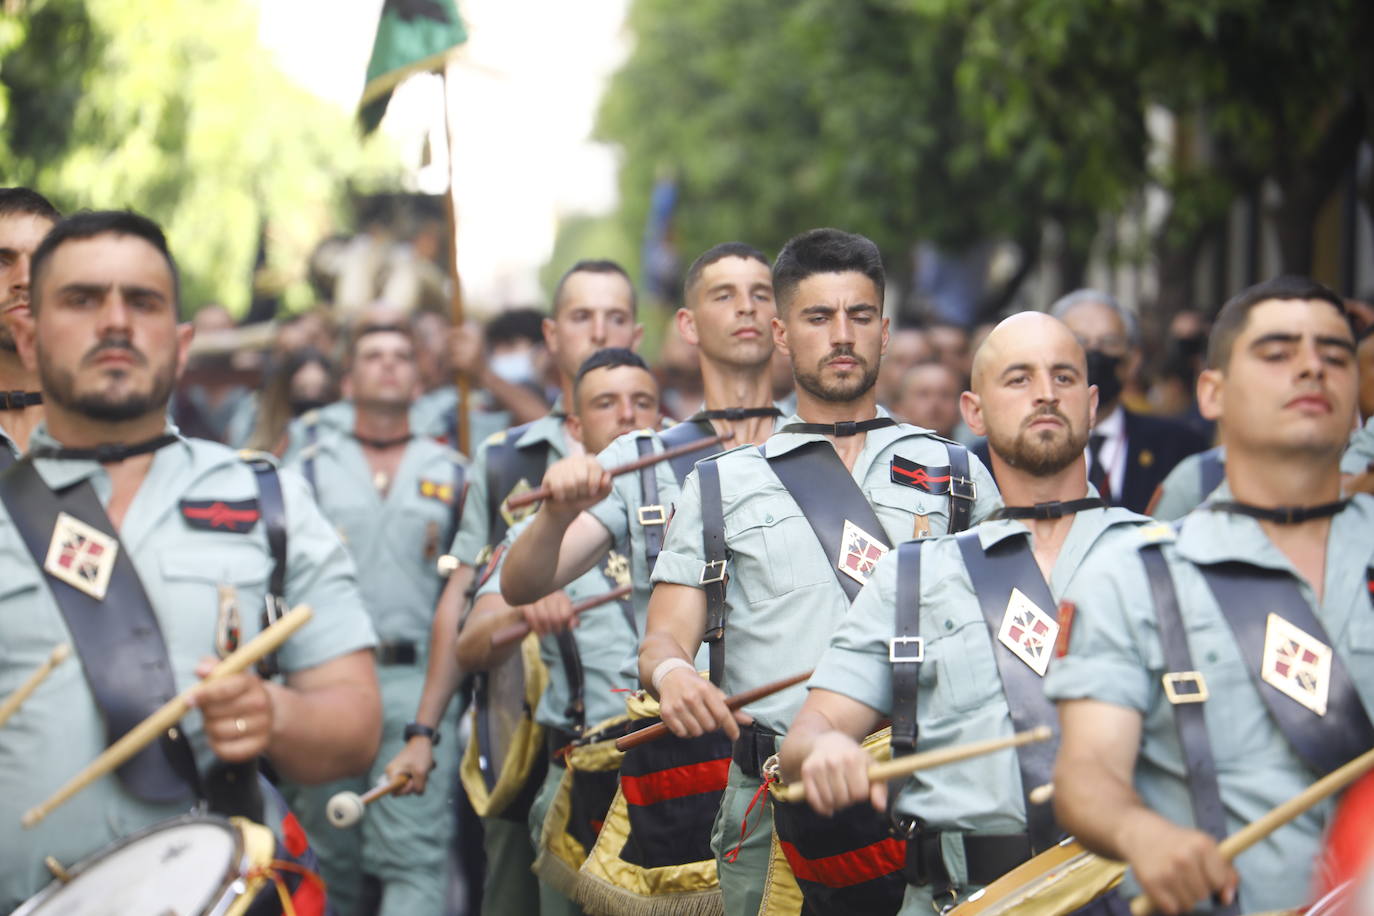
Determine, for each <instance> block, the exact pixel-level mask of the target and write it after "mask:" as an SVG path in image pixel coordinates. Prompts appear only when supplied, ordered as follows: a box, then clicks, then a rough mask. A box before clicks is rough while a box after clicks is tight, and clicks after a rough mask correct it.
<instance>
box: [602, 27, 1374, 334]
mask: <svg viewBox="0 0 1374 916" xmlns="http://www.w3.org/2000/svg"><path fill="white" fill-rule="evenodd" d="M1371 8H1374V4H1369V3H1368V2H1366V0H1323V2H1321V3H1291V2H1287V0H1190V2H1187V3H1175V2H1165V0H1111V2H1102V0H842V2H835V0H792V2H788V3H778V2H774V0H694V2H692V3H681V2H678V0H635V3H634V5H633V7H632V9H631V14H630V23H629V27H630V29H631V31H632V32H633V36H634V40H635V46H634V50H633V52H632V54H631V56H630V58H629V60H628V62H627V63H626V65H625V67H624V68H623V69H622V70H621V71H620V72H619V73H618V74H617V76H616V77H615V78H614V80H613V82H612V85H611V87H610V90H609V92H608V94H607V96H606V98H605V100H604V104H603V107H602V111H601V114H600V118H599V125H598V130H599V134H600V136H601V137H602V138H603V139H606V140H609V141H612V142H615V143H617V144H619V145H620V146H621V147H622V148H623V151H624V168H623V170H622V173H621V181H622V196H623V200H624V207H623V219H624V220H625V221H626V224H627V226H630V227H635V226H643V225H644V218H645V214H646V213H647V212H648V206H649V203H648V199H649V195H650V192H651V188H652V186H653V183H654V179H655V176H656V175H661V174H664V173H671V174H672V175H673V176H674V177H675V180H676V181H677V183H678V186H679V193H680V201H681V203H680V204H679V207H678V210H677V213H676V214H675V224H674V229H675V232H676V236H677V239H678V241H679V243H680V250H682V251H683V252H684V254H686V255H687V256H690V254H689V253H694V252H696V251H700V250H702V249H704V248H705V247H708V246H709V245H711V244H714V243H715V242H717V241H720V240H723V239H727V238H743V239H745V240H748V241H751V242H753V243H755V244H758V245H762V246H767V247H769V248H772V249H776V248H777V247H778V246H779V245H780V244H781V243H782V242H783V241H785V240H786V239H787V238H788V237H790V236H791V235H792V234H794V233H795V232H797V231H800V230H802V229H805V228H809V227H811V226H817V225H838V226H842V227H845V228H849V229H852V230H854V231H858V232H862V233H864V234H866V235H869V236H870V237H872V238H873V239H874V240H875V241H877V242H878V243H879V245H880V246H881V247H882V248H883V250H884V252H885V254H886V256H887V259H888V262H889V264H890V265H893V266H894V267H893V268H890V269H895V265H900V264H904V263H905V262H906V256H907V252H908V251H909V250H910V247H911V245H912V244H913V243H914V242H915V241H917V240H927V241H931V242H934V243H936V244H938V245H940V246H942V247H944V248H947V249H952V250H960V249H962V248H964V247H966V246H968V245H970V244H972V243H974V242H976V241H978V240H987V239H1009V240H1012V241H1015V242H1017V243H1019V246H1020V248H1021V250H1022V251H1023V252H1024V253H1025V254H1026V255H1028V259H1027V260H1033V259H1034V258H1035V257H1036V255H1037V253H1038V252H1039V251H1040V243H1041V239H1042V237H1043V235H1044V230H1045V227H1046V226H1047V225H1051V224H1052V225H1055V226H1057V227H1058V228H1059V229H1060V230H1061V233H1062V239H1063V245H1062V250H1061V252H1060V254H1059V262H1060V263H1059V267H1060V273H1061V279H1062V280H1063V282H1064V283H1065V284H1066V285H1075V284H1077V283H1078V282H1080V281H1081V280H1082V277H1083V272H1084V269H1085V267H1086V264H1087V261H1088V255H1089V251H1090V249H1091V247H1092V245H1093V242H1094V239H1096V238H1097V237H1098V235H1099V231H1100V230H1101V229H1102V227H1103V226H1104V225H1105V221H1106V219H1107V218H1108V217H1111V216H1114V215H1116V214H1119V213H1120V212H1121V211H1122V210H1123V208H1125V207H1126V206H1127V205H1129V204H1131V203H1133V202H1138V201H1140V200H1141V199H1142V196H1143V194H1144V193H1145V191H1146V189H1147V188H1158V189H1160V190H1162V191H1164V192H1166V193H1165V198H1166V200H1167V201H1168V204H1167V208H1166V212H1165V213H1164V214H1163V215H1162V218H1160V219H1159V220H1158V221H1157V224H1156V225H1155V226H1154V227H1153V235H1152V236H1151V237H1150V238H1148V239H1146V240H1144V242H1143V244H1142V245H1141V250H1140V251H1137V252H1135V254H1136V255H1137V256H1139V257H1145V258H1153V259H1154V260H1155V262H1156V264H1157V266H1158V267H1159V270H1160V283H1161V289H1160V299H1161V300H1162V303H1161V304H1163V305H1164V306H1165V307H1166V308H1173V307H1178V306H1180V305H1182V304H1185V303H1186V297H1187V294H1188V290H1186V289H1185V286H1186V283H1185V281H1186V280H1187V279H1188V278H1189V277H1191V271H1192V268H1193V266H1194V264H1195V260H1196V257H1197V252H1198V250H1199V249H1200V247H1201V244H1202V242H1203V241H1205V240H1206V239H1207V238H1209V237H1210V236H1211V235H1212V234H1214V233H1215V232H1217V231H1218V228H1219V225H1220V223H1221V221H1222V220H1223V219H1224V217H1225V214H1226V213H1227V211H1228V208H1229V207H1230V205H1231V203H1232V202H1233V201H1234V200H1236V199H1237V197H1238V196H1241V195H1245V194H1250V193H1253V192H1254V191H1255V190H1256V189H1257V188H1258V187H1259V186H1260V184H1261V182H1264V181H1266V180H1268V181H1270V182H1273V183H1275V184H1276V185H1277V186H1278V188H1279V191H1280V192H1281V199H1282V202H1281V203H1280V204H1279V205H1278V208H1277V210H1275V211H1274V212H1272V213H1270V214H1268V215H1269V216H1270V217H1271V218H1272V219H1273V220H1274V225H1275V228H1276V229H1277V231H1278V235H1279V240H1280V247H1281V252H1282V260H1283V262H1284V266H1285V268H1287V269H1290V270H1299V271H1304V270H1308V269H1310V267H1311V262H1312V254H1313V253H1312V250H1311V237H1312V233H1311V228H1312V223H1313V220H1314V219H1315V217H1316V213H1317V210H1318V209H1319V208H1320V206H1321V205H1322V203H1323V202H1324V201H1326V200H1327V199H1328V198H1329V196H1330V194H1331V192H1332V191H1333V190H1334V188H1335V187H1336V186H1337V183H1338V182H1339V181H1340V180H1341V178H1342V177H1343V175H1344V174H1345V173H1346V172H1345V170H1346V169H1348V168H1349V167H1351V166H1352V164H1353V162H1354V161H1355V156H1356V151H1357V148H1358V145H1359V143H1360V142H1361V140H1362V139H1366V138H1369V137H1371V136H1374V131H1371V126H1372V125H1374V58H1371V55H1370V54H1369V53H1368V48H1369V47H1370V46H1371V38H1374V28H1371V21H1374V9H1371ZM1160 112H1167V113H1168V114H1170V115H1172V116H1173V119H1174V123H1175V124H1176V125H1177V129H1176V130H1175V131H1174V132H1173V134H1172V136H1171V137H1170V138H1168V140H1167V142H1163V143H1161V142H1160V139H1161V138H1159V137H1158V136H1154V135H1152V130H1151V124H1152V121H1157V120H1158V119H1157V118H1152V117H1151V116H1152V114H1156V113H1160ZM1365 193H1366V201H1367V202H1368V201H1369V200H1371V199H1374V195H1371V194H1370V193H1369V191H1368V189H1367V188H1366V189H1365ZM1022 276H1023V275H1022ZM1019 279H1020V276H1017V277H1013V278H1012V285H1013V287H1014V284H1015V283H1016V282H1019ZM1011 292H1014V288H1013V289H1005V290H1002V291H1001V295H1000V297H994V298H995V299H996V298H1000V301H1002V302H1005V300H1006V298H1007V296H1008V295H1009V294H1010V293H1011Z"/></svg>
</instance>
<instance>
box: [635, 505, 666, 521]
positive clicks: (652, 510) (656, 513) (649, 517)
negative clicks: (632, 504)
mask: <svg viewBox="0 0 1374 916" xmlns="http://www.w3.org/2000/svg"><path fill="white" fill-rule="evenodd" d="M667 521H668V516H667V515H666V514H665V513H664V511H663V507H662V506H640V507H639V523H640V524H641V525H662V524H664V523H665V522H667Z"/></svg>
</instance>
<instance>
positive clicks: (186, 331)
mask: <svg viewBox="0 0 1374 916" xmlns="http://www.w3.org/2000/svg"><path fill="white" fill-rule="evenodd" d="M195 336H196V326H195V325H193V324H191V322H189V321H183V322H181V323H180V324H178V325H177V378H178V379H180V378H181V373H183V372H185V371H186V363H187V361H188V360H190V358H191V341H192V340H194V339H195Z"/></svg>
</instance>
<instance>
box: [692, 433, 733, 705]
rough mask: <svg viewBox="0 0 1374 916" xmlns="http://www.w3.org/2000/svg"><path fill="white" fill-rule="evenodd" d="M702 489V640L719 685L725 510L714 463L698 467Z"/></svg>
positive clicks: (721, 672) (722, 661) (722, 649)
mask: <svg viewBox="0 0 1374 916" xmlns="http://www.w3.org/2000/svg"><path fill="white" fill-rule="evenodd" d="M697 480H698V482H699V483H700V486H701V542H702V555H703V556H704V557H705V558H706V565H705V567H704V568H703V569H702V571H701V586H702V588H703V589H704V590H705V592H706V632H705V633H704V634H703V635H702V640H703V641H704V642H705V643H706V644H707V645H708V647H709V654H710V664H711V683H712V684H715V685H716V686H717V687H719V686H720V679H721V677H722V676H723V675H724V673H725V588H726V585H727V584H728V583H727V580H726V578H725V561H726V558H727V553H726V550H725V508H724V506H722V505H721V495H720V467H719V465H717V464H716V462H715V461H714V460H708V461H702V462H700V463H699V464H698V465H697Z"/></svg>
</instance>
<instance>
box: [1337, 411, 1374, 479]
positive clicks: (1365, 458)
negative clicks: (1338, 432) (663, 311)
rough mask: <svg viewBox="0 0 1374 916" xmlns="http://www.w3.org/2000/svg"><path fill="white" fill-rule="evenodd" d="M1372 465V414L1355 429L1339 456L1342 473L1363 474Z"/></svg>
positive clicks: (1373, 459)
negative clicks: (1362, 424)
mask: <svg viewBox="0 0 1374 916" xmlns="http://www.w3.org/2000/svg"><path fill="white" fill-rule="evenodd" d="M1371 466H1374V415H1371V416H1370V418H1369V419H1368V420H1365V421H1364V426H1361V427H1360V428H1359V429H1357V430H1355V432H1354V434H1353V435H1351V437H1350V445H1349V446H1347V447H1346V450H1345V454H1344V455H1342V456H1341V473H1342V474H1363V473H1365V472H1366V471H1368V470H1369V469H1370V467H1371Z"/></svg>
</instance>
